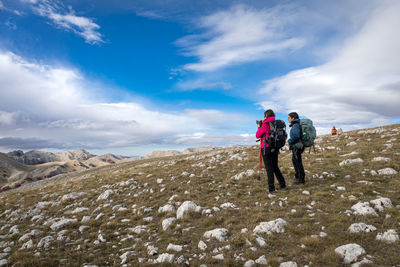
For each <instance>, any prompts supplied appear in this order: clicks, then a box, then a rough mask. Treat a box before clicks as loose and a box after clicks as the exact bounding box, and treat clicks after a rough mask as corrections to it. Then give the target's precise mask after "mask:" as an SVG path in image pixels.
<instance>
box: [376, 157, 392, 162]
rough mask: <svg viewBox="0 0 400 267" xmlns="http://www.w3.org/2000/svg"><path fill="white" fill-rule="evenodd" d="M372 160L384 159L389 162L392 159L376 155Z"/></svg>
mask: <svg viewBox="0 0 400 267" xmlns="http://www.w3.org/2000/svg"><path fill="white" fill-rule="evenodd" d="M372 161H384V162H388V161H390V158H385V157H375V158H373V159H372Z"/></svg>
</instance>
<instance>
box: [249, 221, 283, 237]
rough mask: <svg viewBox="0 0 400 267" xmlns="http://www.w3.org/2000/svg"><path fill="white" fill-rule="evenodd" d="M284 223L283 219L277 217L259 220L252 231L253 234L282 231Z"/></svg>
mask: <svg viewBox="0 0 400 267" xmlns="http://www.w3.org/2000/svg"><path fill="white" fill-rule="evenodd" d="M286 225H287V222H286V221H285V220H283V219H281V218H278V219H276V220H273V221H269V222H261V223H260V224H259V225H257V226H256V227H255V228H254V230H253V232H254V233H255V234H262V233H266V234H268V235H270V234H272V233H284V232H285V226H286Z"/></svg>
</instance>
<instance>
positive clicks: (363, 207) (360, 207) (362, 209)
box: [351, 202, 378, 216]
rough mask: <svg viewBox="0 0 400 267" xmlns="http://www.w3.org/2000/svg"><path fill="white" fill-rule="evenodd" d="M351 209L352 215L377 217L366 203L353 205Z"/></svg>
mask: <svg viewBox="0 0 400 267" xmlns="http://www.w3.org/2000/svg"><path fill="white" fill-rule="evenodd" d="M351 209H352V210H353V214H354V215H362V216H365V215H373V216H378V214H377V213H376V211H375V210H374V209H373V208H371V207H370V206H369V203H368V202H358V203H357V204H354V205H353V206H352V207H351Z"/></svg>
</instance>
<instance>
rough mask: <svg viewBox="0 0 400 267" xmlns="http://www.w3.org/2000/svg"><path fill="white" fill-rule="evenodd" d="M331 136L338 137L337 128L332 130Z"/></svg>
mask: <svg viewBox="0 0 400 267" xmlns="http://www.w3.org/2000/svg"><path fill="white" fill-rule="evenodd" d="M331 134H332V135H337V130H336V128H335V126H333V128H332V131H331Z"/></svg>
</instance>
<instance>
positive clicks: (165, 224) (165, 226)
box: [161, 217, 176, 231]
mask: <svg viewBox="0 0 400 267" xmlns="http://www.w3.org/2000/svg"><path fill="white" fill-rule="evenodd" d="M174 222H176V219H175V218H174V217H170V218H167V219H164V220H163V221H162V223H161V225H162V229H163V230H164V231H165V230H167V229H168V228H169V227H170V226H171V224H173V223H174Z"/></svg>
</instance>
